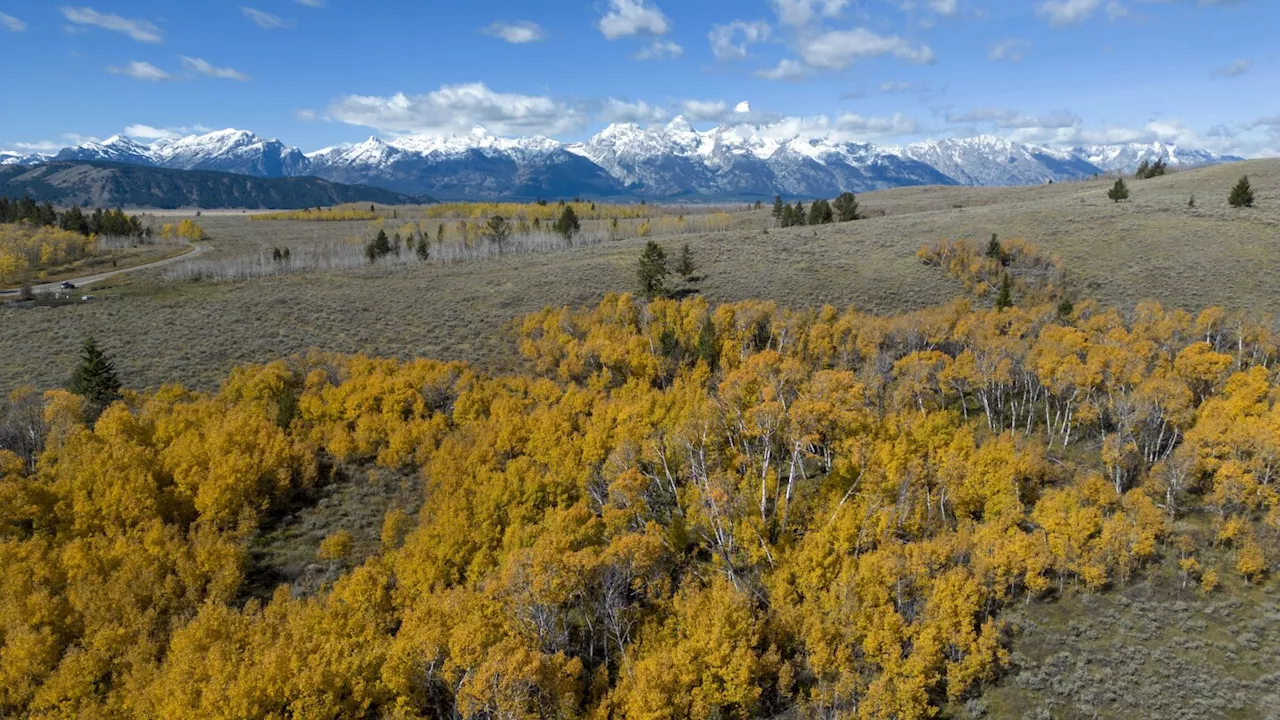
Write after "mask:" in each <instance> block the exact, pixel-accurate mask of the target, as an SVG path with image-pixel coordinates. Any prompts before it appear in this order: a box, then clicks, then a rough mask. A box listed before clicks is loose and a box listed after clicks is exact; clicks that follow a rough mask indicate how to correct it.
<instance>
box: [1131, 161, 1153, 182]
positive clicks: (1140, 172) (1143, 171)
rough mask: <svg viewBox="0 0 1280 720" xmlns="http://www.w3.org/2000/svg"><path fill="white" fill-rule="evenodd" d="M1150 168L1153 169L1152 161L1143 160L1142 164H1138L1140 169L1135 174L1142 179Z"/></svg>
mask: <svg viewBox="0 0 1280 720" xmlns="http://www.w3.org/2000/svg"><path fill="white" fill-rule="evenodd" d="M1150 169H1151V163H1149V162H1147V161H1146V160H1143V161H1142V164H1140V165H1138V169H1137V171H1136V172H1134V173H1133V176H1134V177H1136V178H1138V179H1139V180H1141V179H1143V178H1145V177H1146V176H1147V171H1148V170H1150Z"/></svg>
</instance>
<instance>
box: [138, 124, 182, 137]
mask: <svg viewBox="0 0 1280 720" xmlns="http://www.w3.org/2000/svg"><path fill="white" fill-rule="evenodd" d="M124 134H125V135H127V136H129V137H131V138H135V139H137V140H164V139H172V138H176V137H181V134H180V133H178V132H175V131H173V130H167V129H165V128H158V127H151V126H150V125H130V126H129V127H127V128H125V129H124Z"/></svg>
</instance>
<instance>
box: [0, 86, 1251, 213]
mask: <svg viewBox="0 0 1280 720" xmlns="http://www.w3.org/2000/svg"><path fill="white" fill-rule="evenodd" d="M741 112H743V115H742V117H743V118H744V119H745V118H748V117H749V113H750V110H749V108H746V109H741ZM1157 158H1163V159H1164V160H1165V162H1166V163H1168V165H1169V166H1171V167H1189V166H1192V165H1205V164H1212V163H1220V162H1229V161H1233V160H1238V159H1239V158H1235V157H1231V156H1219V155H1214V154H1212V153H1209V152H1206V151H1203V150H1193V149H1187V148H1180V147H1177V146H1174V145H1166V144H1162V143H1155V144H1150V145H1144V144H1129V145H1099V146H1090V147H1079V148H1072V149H1065V148H1052V147H1043V146H1036V145H1028V144H1023V143H1016V142H1012V141H1010V140H1007V139H1005V138H999V137H991V136H978V137H970V138H957V139H950V140H937V141H926V142H920V143H914V144H911V145H905V146H901V147H889V146H884V147H881V146H877V145H872V144H867V143H853V142H844V141H841V140H839V139H836V138H833V137H830V136H826V137H822V136H818V137H815V136H812V135H800V134H786V133H783V132H780V131H779V130H778V128H777V126H756V125H752V124H749V123H744V122H739V123H731V124H727V125H722V126H720V127H716V128H712V129H709V130H697V129H695V128H694V127H693V125H692V124H690V123H689V122H688V121H687V120H685V119H684V118H680V117H677V118H676V119H674V120H672V121H671V122H669V123H667V124H665V125H655V126H651V127H647V128H645V127H641V126H639V125H636V124H632V123H618V124H614V125H610V126H609V127H607V128H605V129H604V130H603V131H601V132H600V133H598V134H597V135H595V136H594V137H592V138H590V139H589V140H587V141H586V142H580V143H573V144H564V143H561V142H559V141H556V140H552V139H550V138H545V137H528V138H515V139H511V138H502V137H497V136H494V135H491V134H489V133H488V132H485V131H484V130H482V129H476V130H475V131H473V132H471V133H466V134H459V135H449V136H426V135H423V136H408V137H401V138H396V139H392V140H383V139H380V138H377V137H371V138H369V139H368V140H365V141H364V142H361V143H355V144H345V145H336V146H333V147H328V148H324V149H322V150H317V151H315V152H311V153H307V154H303V153H302V152H301V151H299V150H298V149H297V148H293V147H289V146H286V145H285V144H284V143H281V142H280V141H279V140H273V139H264V138H261V137H259V136H257V135H255V134H253V133H251V132H248V131H245V130H230V129H229V130H219V131H216V132H211V133H205V134H202V135H192V136H189V137H184V138H176V139H165V140H160V141H157V142H154V143H152V144H150V145H147V144H143V143H141V142H138V141H135V140H133V139H130V138H128V137H124V136H120V135H117V136H114V137H111V138H108V139H106V140H103V141H101V142H91V143H85V144H83V145H80V146H78V147H74V148H67V149H65V150H63V151H62V152H60V153H58V154H57V155H56V156H55V158H54V159H56V160H73V161H74V160H87V161H103V162H116V163H126V164H132V165H146V166H154V167H161V168H169V169H178V170H219V171H224V172H233V173H239V174H244V175H253V176H258V177H294V176H302V175H311V176H316V177H320V178H323V179H326V180H331V181H335V182H340V183H346V184H353V185H371V186H375V187H380V188H385V189H388V190H394V191H396V192H400V193H405V194H409V195H430V196H433V197H437V198H444V199H497V198H515V199H532V198H537V197H544V198H555V197H568V196H574V195H580V196H586V197H618V196H627V197H639V198H650V199H655V200H661V199H690V200H697V199H730V198H760V197H764V198H768V197H771V196H773V195H774V194H781V195H784V196H788V197H801V198H803V197H810V198H812V197H832V196H834V195H836V194H838V193H840V192H842V191H844V190H851V191H853V192H864V191H868V190H878V189H882V188H889V187H899V186H903V185H926V184H936V185H1027V184H1039V183H1044V182H1048V181H1049V180H1055V181H1060V180H1072V179H1078V178H1082V177H1087V176H1092V175H1094V174H1098V173H1105V172H1126V173H1127V172H1132V171H1133V169H1134V168H1136V167H1137V166H1138V164H1139V163H1141V162H1142V160H1144V159H1145V160H1148V161H1152V162H1154V161H1155V160H1156V159H1157ZM48 159H49V158H48V157H47V156H41V155H25V154H22V153H0V165H15V164H21V165H30V164H38V163H41V162H45V161H47V160H48Z"/></svg>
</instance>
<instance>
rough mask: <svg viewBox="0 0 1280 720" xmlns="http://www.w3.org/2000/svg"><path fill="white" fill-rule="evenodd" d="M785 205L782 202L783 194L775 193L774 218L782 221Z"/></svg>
mask: <svg viewBox="0 0 1280 720" xmlns="http://www.w3.org/2000/svg"><path fill="white" fill-rule="evenodd" d="M784 207H786V206H785V205H783V204H782V196H781V195H774V196H773V219H774V220H777V221H778V222H779V223H781V222H782V209H783V208H784Z"/></svg>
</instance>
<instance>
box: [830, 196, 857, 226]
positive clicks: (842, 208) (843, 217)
mask: <svg viewBox="0 0 1280 720" xmlns="http://www.w3.org/2000/svg"><path fill="white" fill-rule="evenodd" d="M831 207H832V209H833V210H835V212H836V217H837V218H838V219H839V220H840V222H850V221H853V220H857V219H858V197H857V196H856V195H854V194H853V193H851V192H842V193H840V197H838V198H836V199H835V200H834V201H832V203H831Z"/></svg>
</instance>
